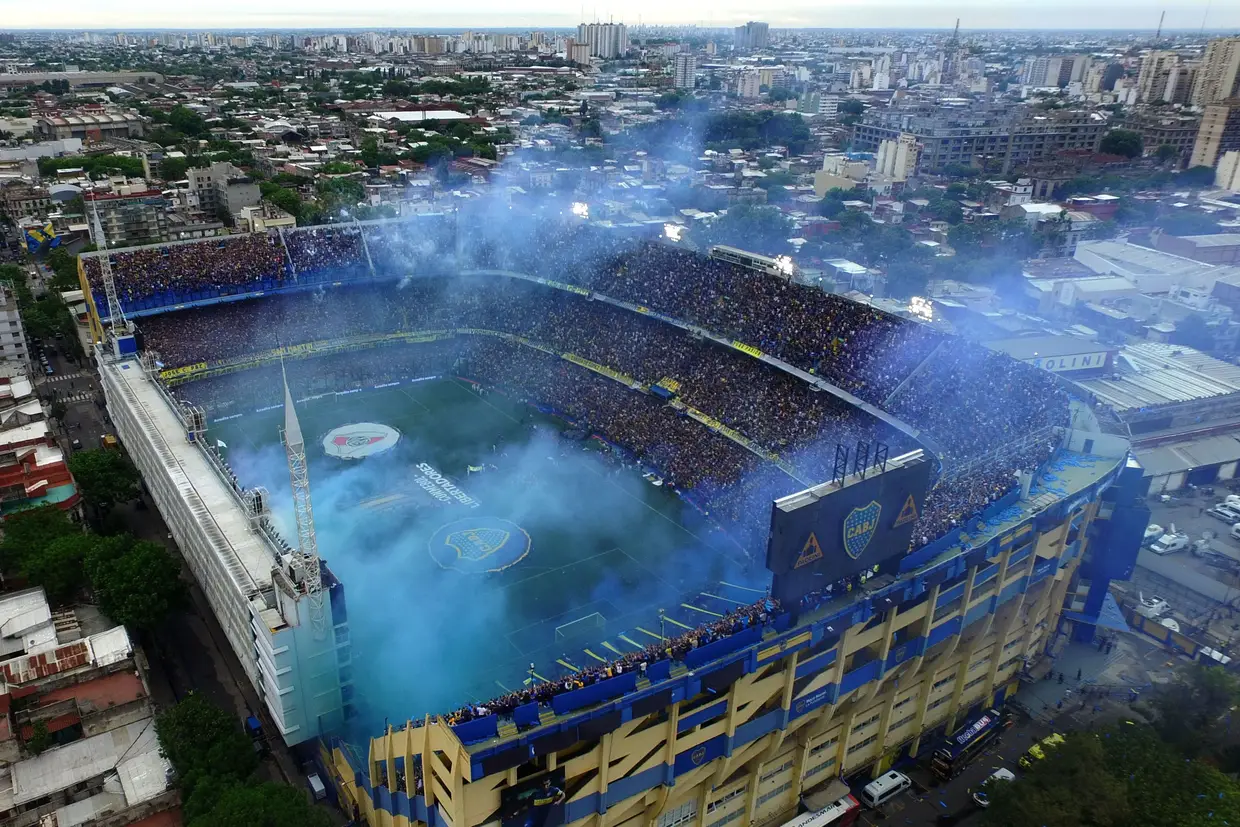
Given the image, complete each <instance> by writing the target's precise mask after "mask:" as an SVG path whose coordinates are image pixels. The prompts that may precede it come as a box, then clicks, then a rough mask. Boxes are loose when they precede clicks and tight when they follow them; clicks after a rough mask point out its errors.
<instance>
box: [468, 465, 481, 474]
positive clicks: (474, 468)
mask: <svg viewBox="0 0 1240 827" xmlns="http://www.w3.org/2000/svg"><path fill="white" fill-rule="evenodd" d="M466 468H467V469H468V471H469V473H471V474H477V473H479V472H480V471H482V470H483V468H482V466H481V465H467V466H466Z"/></svg>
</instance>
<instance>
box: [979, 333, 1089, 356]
mask: <svg viewBox="0 0 1240 827" xmlns="http://www.w3.org/2000/svg"><path fill="white" fill-rule="evenodd" d="M985 345H986V347H988V348H990V349H991V350H997V351H999V352H1000V353H1006V354H1007V355H1008V356H1011V357H1012V358H1013V359H1020V360H1022V361H1024V360H1026V359H1035V358H1044V359H1045V358H1050V357H1052V356H1076V355H1078V354H1081V353H1098V352H1099V351H1103V350H1112V349H1113V348H1111V347H1109V346H1107V345H1102V344H1098V343H1097V342H1091V341H1089V340H1088V339H1082V338H1080V337H1078V336H1016V337H1013V338H1010V339H995V340H994V341H990V342H985Z"/></svg>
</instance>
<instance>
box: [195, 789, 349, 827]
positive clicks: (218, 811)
mask: <svg viewBox="0 0 1240 827" xmlns="http://www.w3.org/2000/svg"><path fill="white" fill-rule="evenodd" d="M186 824H187V825H188V827H328V825H330V824H331V820H330V819H329V818H328V816H327V814H326V813H325V812H323V811H321V810H317V809H315V808H314V807H312V806H311V805H310V803H309V802H308V801H307V800H306V795H305V793H303V792H302V791H301V790H298V789H296V788H294V787H290V786H287V785H285V784H272V783H266V784H239V785H234V786H231V787H227V788H225V789H223V790H222V791H221V793H220V795H219V797H218V798H217V799H216V801H215V802H214V806H212V807H211V809H210V810H208V811H207V812H204V813H202V814H201V815H198V816H197V817H194V818H192V819H190V820H188V821H187V822H186Z"/></svg>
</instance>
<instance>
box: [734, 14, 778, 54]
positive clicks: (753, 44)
mask: <svg viewBox="0 0 1240 827" xmlns="http://www.w3.org/2000/svg"><path fill="white" fill-rule="evenodd" d="M770 35H771V27H770V25H769V24H767V23H759V22H757V21H754V20H750V21H749V22H748V23H746V24H745V25H744V26H737V27H736V28H735V29H733V30H732V42H733V45H734V46H735V47H736V48H737V50H739V51H754V50H757V49H765V48H766V45H767V43H768V42H769V41H770Z"/></svg>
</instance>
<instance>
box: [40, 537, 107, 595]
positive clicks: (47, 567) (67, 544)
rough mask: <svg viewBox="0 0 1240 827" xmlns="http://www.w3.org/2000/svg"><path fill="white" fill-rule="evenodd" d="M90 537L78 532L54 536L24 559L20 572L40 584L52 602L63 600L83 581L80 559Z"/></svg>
mask: <svg viewBox="0 0 1240 827" xmlns="http://www.w3.org/2000/svg"><path fill="white" fill-rule="evenodd" d="M92 540H93V538H92V537H91V535H89V534H84V533H81V532H78V533H74V534H68V535H66V536H64V537H58V538H56V539H55V540H53V541H52V542H51V543H49V544H48V545H47V547H46V548H44V549H43V550H41V551H40V552H38V553H37V554H32V555H30V556H29V557H27V559H26V564H25V565H24V566H23V573H24V574H25V575H26V579H27V580H28V581H29V582H30V584H31V585H33V586H42V587H43V591H45V592H46V593H47V597H48V600H49V601H51V602H52V603H54V604H55V603H65V602H68V601H69V600H70V599H72V598H73V596H74V595H75V594H77V593H78V592H79V591H81V589H82V587H83V586H84V585H86V569H85V567H84V562H85V560H86V555H87V553H89V551H90V547H91V543H92Z"/></svg>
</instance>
